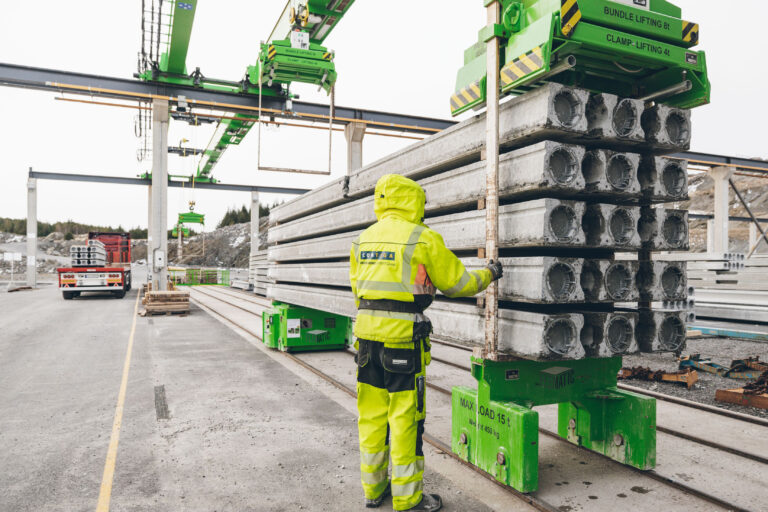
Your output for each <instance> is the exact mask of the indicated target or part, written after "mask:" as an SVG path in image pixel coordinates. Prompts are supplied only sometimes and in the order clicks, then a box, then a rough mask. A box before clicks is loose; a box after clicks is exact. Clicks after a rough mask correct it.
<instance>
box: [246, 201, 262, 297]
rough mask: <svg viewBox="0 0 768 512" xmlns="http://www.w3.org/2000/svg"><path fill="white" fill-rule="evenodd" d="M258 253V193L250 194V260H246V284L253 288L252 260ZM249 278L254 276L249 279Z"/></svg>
mask: <svg viewBox="0 0 768 512" xmlns="http://www.w3.org/2000/svg"><path fill="white" fill-rule="evenodd" d="M257 252H259V193H258V192H251V258H250V259H249V260H248V284H250V285H251V286H255V284H256V283H255V281H256V279H255V275H256V269H255V268H253V263H252V261H251V260H252V259H253V257H254V256H255V255H256V253H257ZM251 276H254V278H253V279H251Z"/></svg>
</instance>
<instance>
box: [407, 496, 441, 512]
mask: <svg viewBox="0 0 768 512" xmlns="http://www.w3.org/2000/svg"><path fill="white" fill-rule="evenodd" d="M441 508H443V500H442V499H440V496H439V495H437V494H424V495H422V497H421V502H420V503H419V504H418V505H416V506H415V507H411V508H409V509H408V510H409V511H411V510H412V511H414V512H416V511H418V512H436V511H438V510H440V509H441Z"/></svg>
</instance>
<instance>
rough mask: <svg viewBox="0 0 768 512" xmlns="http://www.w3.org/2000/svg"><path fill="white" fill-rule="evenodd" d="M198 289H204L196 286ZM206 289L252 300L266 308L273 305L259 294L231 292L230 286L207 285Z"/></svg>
mask: <svg viewBox="0 0 768 512" xmlns="http://www.w3.org/2000/svg"><path fill="white" fill-rule="evenodd" d="M194 289H195V290H197V291H201V292H202V291H203V289H202V288H198V287H195V288H194ZM205 290H206V291H214V292H218V293H221V294H222V295H226V296H227V297H234V298H237V299H241V300H244V301H246V302H251V303H253V304H256V305H258V306H263V307H266V308H270V307H272V301H271V300H269V299H267V298H262V297H259V296H257V295H252V294H249V293H243V292H230V291H229V290H230V288H222V287H206V288H205Z"/></svg>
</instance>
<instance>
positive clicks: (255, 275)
mask: <svg viewBox="0 0 768 512" xmlns="http://www.w3.org/2000/svg"><path fill="white" fill-rule="evenodd" d="M268 269H269V260H268V259H267V251H266V250H263V251H258V252H257V253H255V254H253V255H252V256H251V257H250V259H249V264H248V283H249V284H250V285H251V287H252V289H253V293H255V294H257V295H266V294H267V284H268V283H269V282H270V280H269V278H268V276H267V271H268Z"/></svg>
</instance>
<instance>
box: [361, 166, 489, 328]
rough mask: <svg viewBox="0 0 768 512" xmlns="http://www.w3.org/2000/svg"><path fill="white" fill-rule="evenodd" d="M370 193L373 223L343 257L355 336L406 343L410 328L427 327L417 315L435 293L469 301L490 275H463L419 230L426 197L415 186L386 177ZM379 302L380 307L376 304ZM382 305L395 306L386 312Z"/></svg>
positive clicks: (436, 241) (432, 237)
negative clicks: (353, 304) (346, 258)
mask: <svg viewBox="0 0 768 512" xmlns="http://www.w3.org/2000/svg"><path fill="white" fill-rule="evenodd" d="M374 193H375V198H374V211H375V213H376V218H377V219H378V222H376V223H375V224H373V225H372V226H371V227H369V228H368V229H366V230H365V231H363V233H362V234H361V235H360V237H359V238H358V239H357V240H355V241H354V242H353V243H352V250H351V252H350V256H349V279H350V282H351V284H352V293H354V294H355V298H356V300H357V305H358V312H357V321H356V323H355V336H356V337H357V338H362V339H366V340H372V341H379V342H384V343H406V342H411V341H414V323H416V324H417V329H419V324H421V323H424V322H428V320H427V319H426V317H424V315H422V314H421V313H420V311H423V309H425V308H426V307H428V306H429V305H430V304H431V302H432V299H433V298H434V295H435V288H438V289H439V290H440V291H442V292H443V293H444V294H445V295H446V296H448V297H469V296H471V295H475V294H476V293H479V292H481V291H483V290H485V289H486V288H487V287H488V285H489V284H490V283H491V278H492V276H491V272H490V271H489V270H487V269H482V270H473V271H472V272H468V271H467V269H466V268H464V265H463V264H462V263H461V261H460V260H459V259H458V258H457V257H456V255H455V254H453V253H452V252H451V251H450V250H448V249H447V248H446V247H445V243H444V242H443V237H441V236H440V235H439V234H438V233H437V232H435V231H432V230H431V229H429V228H428V227H427V226H425V225H424V223H423V220H424V204H425V200H426V197H425V194H424V190H423V189H422V188H421V187H420V186H419V184H418V183H416V182H415V181H413V180H410V179H408V178H405V177H403V176H400V175H397V174H387V175H386V176H382V177H381V178H380V179H379V181H378V182H377V183H376V190H375V192H374ZM382 300H383V301H386V302H377V301H382ZM389 301H397V302H389ZM401 303H410V304H405V305H403V304H401ZM382 304H389V305H394V306H395V307H393V308H389V309H390V310H387V309H388V308H387V307H380V306H381V305H382ZM374 305H376V306H375V307H374ZM399 306H403V307H399ZM428 334H429V333H428V332H427V333H426V334H424V333H420V334H419V336H418V337H422V336H426V335H428Z"/></svg>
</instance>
